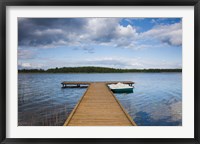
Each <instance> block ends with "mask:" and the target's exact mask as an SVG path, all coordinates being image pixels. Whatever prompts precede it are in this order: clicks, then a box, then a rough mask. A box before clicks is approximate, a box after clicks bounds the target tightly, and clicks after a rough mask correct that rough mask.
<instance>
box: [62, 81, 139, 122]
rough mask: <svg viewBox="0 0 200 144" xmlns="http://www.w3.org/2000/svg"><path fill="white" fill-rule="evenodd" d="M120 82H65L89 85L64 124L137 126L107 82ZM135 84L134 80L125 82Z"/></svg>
mask: <svg viewBox="0 0 200 144" xmlns="http://www.w3.org/2000/svg"><path fill="white" fill-rule="evenodd" d="M111 83H118V82H88V83H87V82H77V83H76V82H64V83H63V84H66V85H69V84H88V85H89V87H88V89H87V90H86V92H85V93H84V95H83V96H82V98H81V100H80V101H79V102H78V104H77V105H76V106H75V108H74V109H73V111H72V112H71V114H70V115H69V117H68V118H67V120H66V121H65V123H64V126H136V123H135V122H134V121H133V120H132V118H131V117H130V116H129V115H128V113H127V112H126V111H125V109H124V108H123V107H122V105H121V104H120V102H119V101H118V100H117V99H116V97H115V96H114V95H113V93H112V92H111V90H110V89H109V88H108V86H107V84H111ZM123 83H127V84H133V82H127V81H126V82H123Z"/></svg>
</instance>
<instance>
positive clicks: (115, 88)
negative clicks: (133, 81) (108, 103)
mask: <svg viewBox="0 0 200 144" xmlns="http://www.w3.org/2000/svg"><path fill="white" fill-rule="evenodd" d="M108 87H109V88H110V89H111V91H112V92H114V93H132V92H133V86H129V85H128V84H123V83H117V84H110V85H108Z"/></svg>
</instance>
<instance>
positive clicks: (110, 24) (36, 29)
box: [18, 18, 182, 53]
mask: <svg viewBox="0 0 200 144" xmlns="http://www.w3.org/2000/svg"><path fill="white" fill-rule="evenodd" d="M135 19H137V18H135ZM135 19H134V18H132V19H128V18H125V21H129V24H128V25H126V26H125V25H122V24H120V22H121V20H122V18H18V43H19V47H21V48H23V47H24V48H46V49H48V48H58V47H68V48H69V47H73V48H74V47H77V48H78V49H82V50H84V51H86V52H88V53H94V49H93V48H94V47H95V46H96V45H98V46H99V45H102V46H107V47H120V48H131V49H135V50H138V49H143V48H151V47H152V43H151V41H157V42H159V43H158V44H159V45H161V44H167V45H170V46H181V45H182V23H181V22H180V23H174V24H167V25H164V24H162V25H159V24H156V25H155V26H154V27H153V28H152V29H150V30H148V31H146V32H142V33H139V32H137V28H136V27H135V26H134V25H133V24H134V23H131V22H132V21H131V20H135ZM153 20H154V19H152V21H153ZM158 21H162V19H156V22H158ZM140 41H150V42H149V43H143V44H142V43H141V42H140Z"/></svg>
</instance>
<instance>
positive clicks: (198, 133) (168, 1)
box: [0, 0, 200, 144]
mask: <svg viewBox="0 0 200 144" xmlns="http://www.w3.org/2000/svg"><path fill="white" fill-rule="evenodd" d="M8 6H158V7H159V6H193V7H194V12H195V13H194V29H195V31H194V38H195V39H194V45H195V46H194V47H195V48H194V50H195V68H194V71H195V73H194V75H195V83H194V86H195V89H194V92H195V94H194V101H195V104H194V112H195V114H194V120H195V121H194V138H7V137H6V132H7V131H6V124H7V120H6V110H7V108H8V107H6V103H7V102H6V94H7V92H6V91H7V89H8V85H7V83H6V78H7V73H8V71H7V70H6V69H7V66H6V63H7V61H6V60H7V59H6V55H7V53H6V26H7V24H6V20H7V19H6V7H8ZM0 9H1V12H0V13H1V15H0V21H1V22H0V34H1V35H0V44H1V49H0V54H1V56H0V57H1V64H0V69H1V75H0V81H1V83H0V92H1V96H0V142H1V143H2V144H3V143H5V144H23V143H24V144H25V143H41V144H45V143H46V144H47V143H48V144H49V143H52V144H53V143H69V144H78V143H96V144H98V143H99V144H100V143H103V144H110V143H124V144H128V143H132V144H143V143H144V144H154V143H159V144H160V143H161V144H162V143H163V144H182V143H185V144H200V124H199V121H200V106H199V103H200V98H199V86H198V85H199V68H200V67H199V60H200V58H199V57H200V51H199V46H200V42H199V41H200V28H199V25H200V16H199V13H200V2H199V0H123V1H120V0H107V1H100V0H57V1H54V0H36V1H34V0H3V1H1V2H0Z"/></svg>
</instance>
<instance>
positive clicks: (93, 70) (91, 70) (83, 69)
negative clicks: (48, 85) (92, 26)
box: [18, 66, 182, 73]
mask: <svg viewBox="0 0 200 144" xmlns="http://www.w3.org/2000/svg"><path fill="white" fill-rule="evenodd" d="M18 72H19V73H131V72H182V69H115V68H108V67H92V66H88V67H62V68H57V67H56V68H50V69H47V70H44V69H21V70H18Z"/></svg>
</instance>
